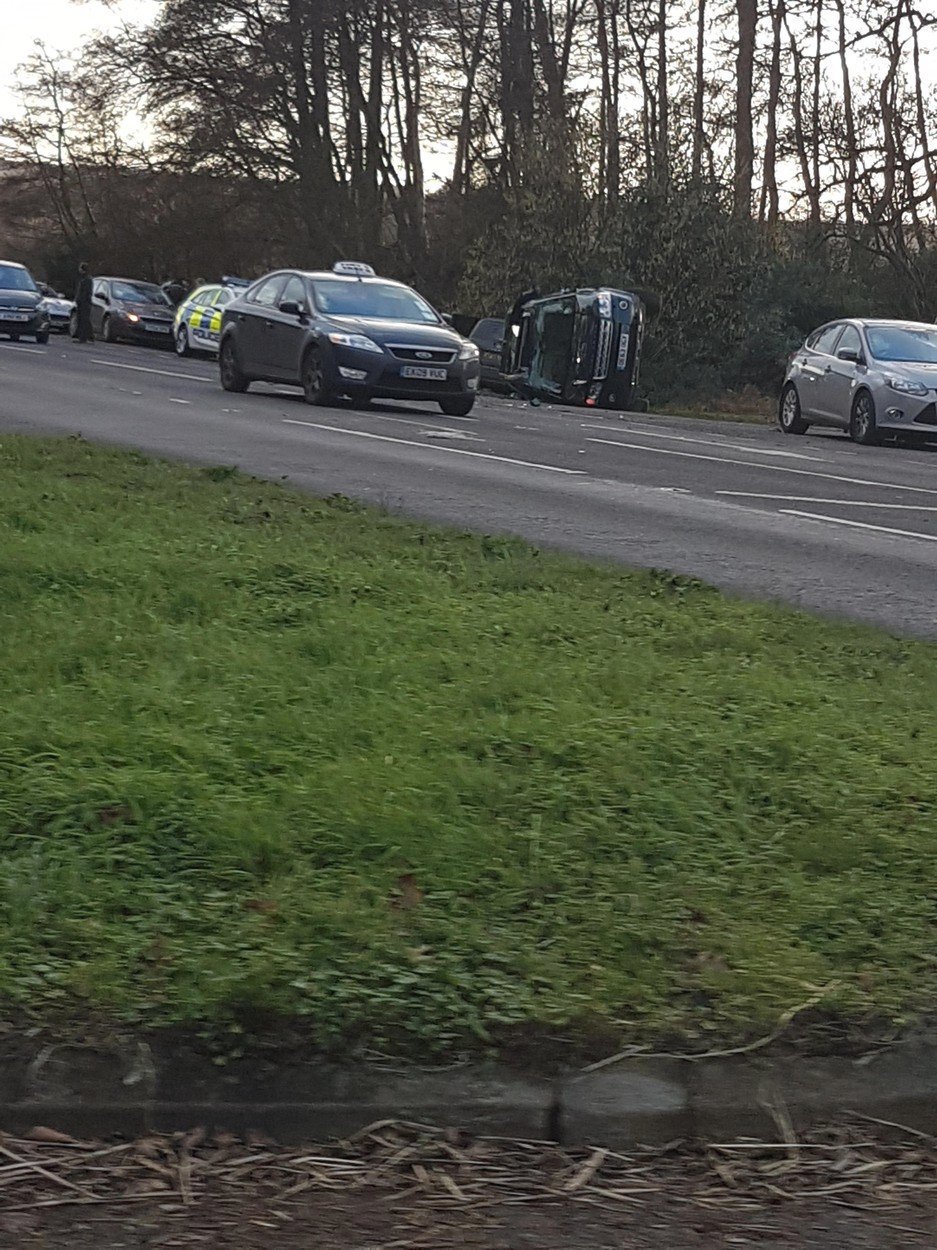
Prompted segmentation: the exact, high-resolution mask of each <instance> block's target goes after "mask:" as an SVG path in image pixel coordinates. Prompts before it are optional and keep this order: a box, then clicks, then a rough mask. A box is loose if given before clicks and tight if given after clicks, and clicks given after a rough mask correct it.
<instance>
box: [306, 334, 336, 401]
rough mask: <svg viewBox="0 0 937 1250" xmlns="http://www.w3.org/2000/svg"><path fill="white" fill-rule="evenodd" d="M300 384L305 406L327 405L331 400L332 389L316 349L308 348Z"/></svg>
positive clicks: (323, 363) (320, 355) (320, 356)
mask: <svg viewBox="0 0 937 1250" xmlns="http://www.w3.org/2000/svg"><path fill="white" fill-rule="evenodd" d="M301 382H302V387H303V396H304V398H305V400H306V403H307V404H316V405H322V404H327V403H328V402H329V400H330V399H331V398H332V387H331V386H330V385H329V379H328V375H327V374H326V370H325V362H324V361H323V359H322V353H321V352H320V351H319V349H318V347H310V348H309V350H308V352H306V354H305V356H304V357H303V369H302V376H301Z"/></svg>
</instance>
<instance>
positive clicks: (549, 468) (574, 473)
mask: <svg viewBox="0 0 937 1250" xmlns="http://www.w3.org/2000/svg"><path fill="white" fill-rule="evenodd" d="M283 424H284V425H307V426H309V427H310V428H311V429H313V430H326V431H328V432H329V433H331V434H351V435H353V436H354V437H355V438H373V439H376V440H377V441H378V442H379V443H398V444H400V445H401V446H402V447H422V448H423V449H424V450H425V451H439V452H444V453H445V454H446V455H448V456H475V457H476V458H477V459H479V460H497V461H499V462H500V463H501V464H519V465H520V466H521V467H522V468H525V469H543V470H545V471H546V472H547V473H568V474H569V475H570V476H571V477H584V476H585V472H584V470H582V469H563V468H560V466H559V465H556V464H536V463H534V462H533V461H532V460H513V459H512V458H511V457H510V456H493V455H490V454H489V453H488V452H485V451H467V450H466V449H465V448H464V447H441V446H438V445H435V444H433V443H417V442H416V441H414V440H413V439H411V438H391V437H390V435H389V434H370V433H368V431H367V430H346V429H343V428H342V427H341V426H339V425H320V424H319V423H318V422H317V421H296V420H294V419H293V418H291V417H284V418H283Z"/></svg>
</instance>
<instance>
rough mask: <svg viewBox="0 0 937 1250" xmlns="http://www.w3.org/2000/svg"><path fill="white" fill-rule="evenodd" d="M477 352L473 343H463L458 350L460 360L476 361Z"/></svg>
mask: <svg viewBox="0 0 937 1250" xmlns="http://www.w3.org/2000/svg"><path fill="white" fill-rule="evenodd" d="M478 358H479V351H478V348H477V347H476V346H475V344H474V343H463V344H462V346H461V347H460V348H459V359H460V360H478Z"/></svg>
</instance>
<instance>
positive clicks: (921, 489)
mask: <svg viewBox="0 0 937 1250" xmlns="http://www.w3.org/2000/svg"><path fill="white" fill-rule="evenodd" d="M586 442H587V443H604V444H605V445H606V446H607V447H625V448H628V449H630V450H631V451H644V452H650V453H651V454H652V455H655V456H682V457H683V458H684V459H686V460H711V461H713V462H714V463H716V464H736V465H741V466H742V468H743V469H762V470H764V471H765V472H767V473H796V474H797V475H798V477H822V478H824V479H825V480H826V481H828V482H848V483H849V485H850V486H877V487H879V488H880V489H881V490H908V491H911V492H913V493H914V494H916V495H937V490H935V489H932V488H929V487H927V486H906V485H905V484H904V483H903V482H876V481H870V480H869V479H868V478H864V477H844V476H843V475H842V474H840V473H820V472H818V471H817V470H816V469H794V468H792V467H791V465H789V464H758V463H757V462H756V461H753V460H732V459H730V458H729V457H728V456H705V455H703V453H702V452H700V451H677V449H676V448H675V447H646V446H645V445H644V444H643V443H621V442H619V441H618V440H617V439H611V438H587V439H586Z"/></svg>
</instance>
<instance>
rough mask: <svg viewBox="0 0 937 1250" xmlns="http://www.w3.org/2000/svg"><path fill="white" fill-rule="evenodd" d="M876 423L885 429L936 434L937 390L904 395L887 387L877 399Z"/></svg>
mask: <svg viewBox="0 0 937 1250" xmlns="http://www.w3.org/2000/svg"><path fill="white" fill-rule="evenodd" d="M876 423H877V425H878V426H879V428H880V429H885V430H906V431H907V432H908V433H909V434H928V433H932V434H935V435H937V391H931V392H930V393H929V394H928V395H905V394H903V393H902V392H900V391H893V390H891V389H890V388H889V390H887V391H885V392H883V393H882V395H881V398H880V399H879V401H878V404H877V415H876Z"/></svg>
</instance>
